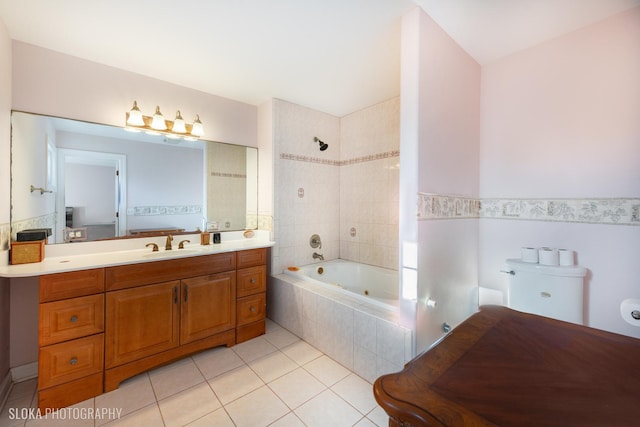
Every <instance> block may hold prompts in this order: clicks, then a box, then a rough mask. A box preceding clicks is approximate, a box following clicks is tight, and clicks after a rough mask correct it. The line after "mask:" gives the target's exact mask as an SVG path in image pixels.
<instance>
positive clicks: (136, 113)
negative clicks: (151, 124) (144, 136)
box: [127, 101, 144, 126]
mask: <svg viewBox="0 0 640 427" xmlns="http://www.w3.org/2000/svg"><path fill="white" fill-rule="evenodd" d="M127 124H128V125H131V126H144V119H143V118H142V111H140V109H139V108H138V103H137V102H136V101H133V108H131V111H129V117H127Z"/></svg>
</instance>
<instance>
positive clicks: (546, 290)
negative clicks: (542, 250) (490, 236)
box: [506, 259, 587, 325]
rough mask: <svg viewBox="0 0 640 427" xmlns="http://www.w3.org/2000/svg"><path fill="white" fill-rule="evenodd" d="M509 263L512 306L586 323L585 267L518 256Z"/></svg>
mask: <svg viewBox="0 0 640 427" xmlns="http://www.w3.org/2000/svg"><path fill="white" fill-rule="evenodd" d="M506 264H507V272H508V273H509V297H508V305H509V307H511V308H513V309H514V310H518V311H524V312H527V313H533V314H539V315H541V316H546V317H552V318H554V319H559V320H564V321H566V322H572V323H578V324H580V325H582V324H583V323H584V314H583V304H584V302H583V298H584V296H583V295H584V276H585V275H586V273H587V269H586V268H584V267H580V266H556V265H553V266H551V265H540V264H532V263H527V262H523V261H521V260H519V259H508V260H506Z"/></svg>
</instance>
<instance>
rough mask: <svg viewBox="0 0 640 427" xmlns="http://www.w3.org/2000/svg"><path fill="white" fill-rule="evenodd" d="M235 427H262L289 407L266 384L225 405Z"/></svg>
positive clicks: (282, 414) (279, 416) (274, 419)
mask: <svg viewBox="0 0 640 427" xmlns="http://www.w3.org/2000/svg"><path fill="white" fill-rule="evenodd" d="M225 409H226V410H227V412H228V413H229V415H231V419H232V420H233V422H234V423H235V425H236V426H237V427H262V426H267V425H269V424H271V423H272V422H274V421H276V420H277V419H279V418H281V417H283V416H284V415H286V414H287V413H288V412H289V408H287V405H285V404H284V403H283V402H282V401H281V400H280V399H279V398H278V396H276V395H275V394H274V393H273V392H272V391H271V390H270V389H269V388H268V387H267V386H263V387H260V388H259V389H257V390H255V391H252V392H251V393H249V394H247V395H246V396H243V397H241V398H240V399H237V400H234V401H233V402H231V403H230V404H228V405H226V406H225Z"/></svg>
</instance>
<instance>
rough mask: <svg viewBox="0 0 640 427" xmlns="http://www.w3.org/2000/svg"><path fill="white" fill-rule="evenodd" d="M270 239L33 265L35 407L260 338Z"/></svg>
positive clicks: (60, 403)
mask: <svg viewBox="0 0 640 427" xmlns="http://www.w3.org/2000/svg"><path fill="white" fill-rule="evenodd" d="M271 245H272V243H271V242H264V241H262V242H261V241H256V242H255V243H252V242H251V241H244V242H240V244H236V245H233V244H230V245H229V244H227V245H220V246H221V247H220V248H216V249H206V250H198V249H196V250H193V252H188V251H184V252H180V250H174V251H171V252H172V253H168V252H169V251H167V253H162V252H159V253H156V252H153V253H152V252H147V251H144V252H141V251H136V254H135V255H127V254H115V255H114V254H113V253H111V254H105V255H104V256H102V257H101V256H100V254H96V255H91V256H88V257H84V258H85V259H82V260H74V259H73V257H69V260H59V261H55V260H47V261H45V263H40V264H33V265H32V266H31V268H32V270H33V275H34V276H36V275H37V276H38V281H39V282H38V284H39V307H38V309H39V310H38V312H39V322H38V347H39V354H38V406H39V408H40V409H41V410H44V409H45V408H60V407H65V406H69V405H72V404H74V403H77V402H80V401H82V400H85V399H88V398H90V397H94V396H97V395H99V394H101V393H103V392H108V391H111V390H114V389H116V388H118V386H119V384H120V382H122V381H123V380H125V379H127V378H130V377H133V376H135V375H137V374H139V373H141V372H144V371H146V370H149V369H152V368H154V367H157V366H160V365H163V364H166V363H168V362H171V361H173V360H176V359H179V358H181V357H183V356H186V355H189V354H193V353H196V352H198V351H201V350H204V349H208V348H212V347H216V346H220V345H226V346H228V347H229V346H233V345H234V344H236V343H240V342H243V341H246V340H249V339H251V338H253V337H256V336H259V335H261V334H264V332H265V313H266V308H265V307H266V279H267V273H266V260H267V247H269V246H271ZM216 246H218V245H216ZM212 247H213V246H212ZM203 248H204V247H203ZM154 255H157V257H154ZM127 257H129V259H127ZM101 258H102V259H103V261H102V264H100V261H92V259H95V260H99V259H101ZM118 260H120V261H118ZM47 262H48V263H47ZM65 265H70V267H68V268H65V267H64V266H65ZM13 267H20V268H19V269H16V268H13ZM29 268H30V267H29V266H25V265H22V266H8V267H2V271H0V274H2V275H3V276H9V277H11V275H12V272H13V274H16V275H19V276H21V277H24V276H25V275H28V273H25V272H26V271H28V269H29ZM60 270H64V271H60Z"/></svg>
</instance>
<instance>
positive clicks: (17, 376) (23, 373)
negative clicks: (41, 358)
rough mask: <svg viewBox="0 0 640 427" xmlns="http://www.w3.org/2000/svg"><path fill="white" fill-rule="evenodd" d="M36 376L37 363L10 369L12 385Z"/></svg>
mask: <svg viewBox="0 0 640 427" xmlns="http://www.w3.org/2000/svg"><path fill="white" fill-rule="evenodd" d="M37 376H38V362H32V363H27V364H26V365H20V366H16V367H15V368H11V378H12V380H13V382H14V383H19V382H22V381H26V380H30V379H31V378H37Z"/></svg>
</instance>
